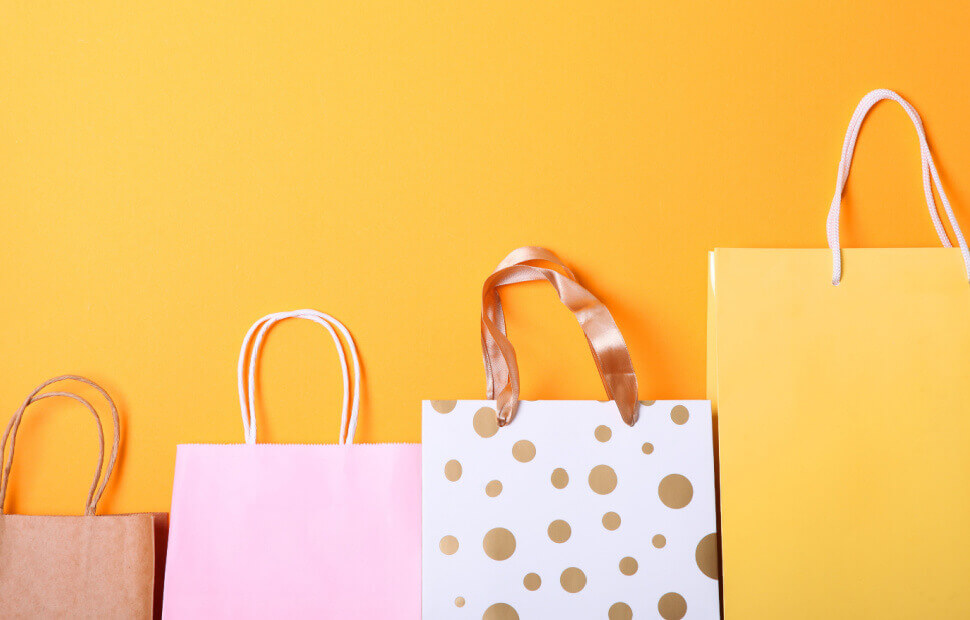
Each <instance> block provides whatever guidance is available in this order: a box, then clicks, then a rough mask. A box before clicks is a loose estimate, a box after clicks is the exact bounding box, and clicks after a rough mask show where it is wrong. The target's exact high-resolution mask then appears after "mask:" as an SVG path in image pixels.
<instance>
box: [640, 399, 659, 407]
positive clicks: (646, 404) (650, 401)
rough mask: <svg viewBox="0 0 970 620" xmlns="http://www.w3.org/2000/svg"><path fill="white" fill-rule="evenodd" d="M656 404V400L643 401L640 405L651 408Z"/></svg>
mask: <svg viewBox="0 0 970 620" xmlns="http://www.w3.org/2000/svg"><path fill="white" fill-rule="evenodd" d="M655 402H657V401H655V400H641V401H640V404H641V405H643V406H644V407H650V406H651V405H653V404H654V403H655Z"/></svg>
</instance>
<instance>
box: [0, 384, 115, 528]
mask: <svg viewBox="0 0 970 620" xmlns="http://www.w3.org/2000/svg"><path fill="white" fill-rule="evenodd" d="M67 380H71V381H78V382H80V383H84V384H86V385H89V386H91V387H93V388H94V389H95V390H97V391H98V393H100V394H101V395H102V396H103V397H104V399H105V400H106V401H107V402H108V406H109V407H110V408H111V417H112V422H113V423H114V441H113V443H112V447H111V456H110V457H109V459H108V463H107V466H106V467H104V470H103V471H104V477H103V478H102V476H101V473H102V467H103V466H104V428H103V426H102V424H101V418H100V417H99V416H98V412H97V411H96V410H95V408H94V407H93V406H92V405H91V403H90V402H88V401H87V400H86V399H85V398H83V397H81V396H78V395H77V394H74V393H73V392H47V393H46V394H40V392H41V390H43V389H44V388H46V387H47V386H49V385H51V384H52V383H57V382H59V381H67ZM55 396H59V397H66V398H72V399H74V400H76V401H77V402H79V403H81V404H82V405H83V406H84V407H86V408H87V410H88V411H89V412H91V415H92V416H93V417H94V421H95V425H96V428H97V431H98V446H99V448H98V465H97V467H96V468H95V472H94V480H93V481H92V482H91V488H90V489H89V490H88V499H87V502H86V503H85V506H84V514H85V515H89V516H90V515H93V514H95V511H96V509H97V505H98V502H99V501H100V500H101V495H102V494H103V493H104V488H105V486H107V484H108V479H109V478H110V477H111V473H112V472H113V471H114V466H115V461H116V460H117V458H118V445H119V443H120V440H121V427H120V422H119V419H118V408H117V407H116V406H115V403H114V400H112V399H111V396H109V395H108V393H107V392H106V391H105V390H104V388H102V387H101V386H100V385H98V384H97V383H95V382H93V381H91V380H90V379H85V378H84V377H80V376H77V375H62V376H60V377H54V378H53V379H49V380H47V381H45V382H44V383H42V384H41V385H39V386H38V387H37V388H35V389H34V391H33V392H31V393H30V395H29V396H28V397H27V398H26V399H25V400H24V402H23V404H21V405H20V409H18V410H17V413H15V414H14V415H13V417H12V418H10V422H8V423H7V428H6V429H5V430H4V432H3V438H2V439H0V456H3V475H2V477H0V514H3V512H4V509H3V506H4V504H5V503H6V497H7V486H8V485H9V482H10V469H11V467H12V466H13V455H14V449H15V448H16V444H17V432H18V431H19V430H20V423H21V421H22V420H23V417H24V412H25V411H26V410H27V407H28V406H30V405H31V404H33V403H35V402H37V401H39V400H43V399H45V398H53V397H55ZM8 438H9V440H10V453H9V454H7V440H8ZM99 479H100V480H101V484H100V485H98V480H99Z"/></svg>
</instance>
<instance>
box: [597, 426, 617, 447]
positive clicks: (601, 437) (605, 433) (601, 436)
mask: <svg viewBox="0 0 970 620" xmlns="http://www.w3.org/2000/svg"><path fill="white" fill-rule="evenodd" d="M593 436H594V437H596V440H597V441H601V442H604V443H605V442H607V441H609V440H610V437H612V436H613V431H611V430H610V427H609V426H606V425H604V424H600V425H599V426H597V427H596V430H595V431H593Z"/></svg>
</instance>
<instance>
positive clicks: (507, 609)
mask: <svg viewBox="0 0 970 620" xmlns="http://www.w3.org/2000/svg"><path fill="white" fill-rule="evenodd" d="M482 620H519V613H518V612H517V611H515V608H514V607H512V606H511V605H509V604H508V603H495V604H494V605H492V606H490V607H489V608H488V609H486V610H485V613H484V614H483V615H482Z"/></svg>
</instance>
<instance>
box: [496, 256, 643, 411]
mask: <svg viewBox="0 0 970 620" xmlns="http://www.w3.org/2000/svg"><path fill="white" fill-rule="evenodd" d="M531 261H545V262H549V263H552V264H553V265H556V266H557V267H560V268H561V269H562V270H563V271H564V272H565V273H560V272H559V271H555V270H552V269H547V268H542V267H536V266H532V265H527V264H525V263H527V262H531ZM532 281H548V282H549V283H550V284H552V286H553V288H555V289H556V292H557V293H558V294H559V299H560V300H561V301H562V302H563V304H565V305H566V307H567V308H569V309H570V310H571V311H572V312H573V314H574V315H575V316H576V318H577V320H578V321H579V324H580V326H581V327H582V329H583V333H584V335H585V336H586V340H587V342H588V343H589V346H590V350H591V351H592V353H593V359H594V360H595V362H596V367H597V369H598V370H599V373H600V378H601V380H602V381H603V386H604V388H606V393H607V395H608V396H609V397H610V399H611V400H613V401H615V402H616V405H617V408H618V409H619V410H620V415H621V417H622V418H623V421H624V422H626V423H627V424H629V425H631V426H632V425H633V424H635V423H636V420H637V408H638V404H639V400H638V398H639V397H638V388H637V378H636V374H635V373H634V371H633V361H632V359H631V358H630V352H629V350H628V349H627V346H626V341H624V339H623V336H622V334H621V333H620V330H619V328H618V327H617V325H616V322H615V321H614V320H613V316H612V315H611V314H610V311H609V310H608V309H607V308H606V306H605V305H604V304H603V303H602V302H601V301H600V300H599V299H597V298H596V297H595V296H594V295H593V294H592V293H590V292H589V291H588V290H586V288H584V287H583V286H581V285H580V284H579V283H578V282H576V280H575V275H574V274H573V273H572V271H570V270H569V269H568V268H567V267H566V266H565V265H564V264H563V263H562V261H561V260H560V259H559V257H558V256H556V255H555V254H554V253H553V252H551V251H549V250H546V249H544V248H536V247H527V248H519V249H518V250H514V251H513V252H512V253H510V254H509V255H508V256H507V257H506V258H505V260H503V261H502V262H501V263H499V266H498V268H496V270H495V271H494V272H493V273H492V275H491V276H489V277H488V279H487V280H486V281H485V284H484V286H483V289H482V320H481V336H482V354H483V358H484V361H485V373H486V381H487V390H488V398H490V399H491V398H494V399H495V400H496V405H497V408H498V412H497V413H498V424H499V426H505V425H506V424H508V423H509V422H510V421H511V420H512V417H513V416H514V415H515V410H516V408H517V407H518V402H519V377H518V364H517V362H516V358H515V350H514V349H513V348H512V343H511V342H510V341H509V339H508V337H507V336H506V334H505V320H504V313H503V312H502V309H501V300H500V299H499V295H498V289H499V288H500V287H502V286H508V285H511V284H517V283H519V282H532Z"/></svg>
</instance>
